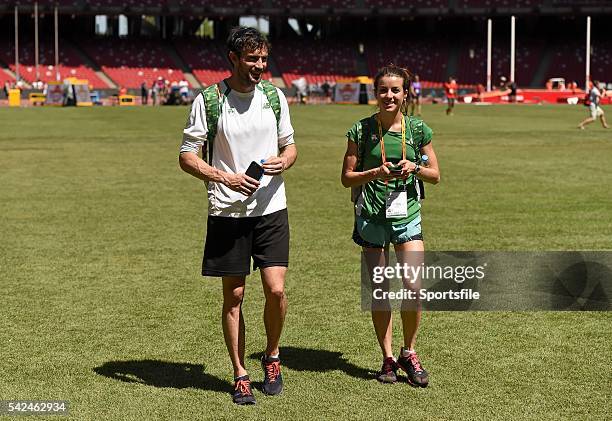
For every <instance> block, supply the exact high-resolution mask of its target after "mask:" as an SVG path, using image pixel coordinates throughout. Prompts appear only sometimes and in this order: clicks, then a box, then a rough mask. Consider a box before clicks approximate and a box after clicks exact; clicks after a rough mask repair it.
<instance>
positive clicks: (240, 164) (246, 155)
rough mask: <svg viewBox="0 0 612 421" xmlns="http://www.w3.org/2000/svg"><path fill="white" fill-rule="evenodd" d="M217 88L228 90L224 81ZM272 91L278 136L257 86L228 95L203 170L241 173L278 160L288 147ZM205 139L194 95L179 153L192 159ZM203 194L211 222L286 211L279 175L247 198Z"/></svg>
mask: <svg viewBox="0 0 612 421" xmlns="http://www.w3.org/2000/svg"><path fill="white" fill-rule="evenodd" d="M219 88H220V90H221V92H222V93H223V92H226V91H227V90H228V89H229V87H228V86H227V84H226V83H225V81H224V82H222V83H220V84H219ZM276 91H277V92H278V96H279V100H280V105H281V113H280V120H279V124H278V130H277V125H276V117H275V116H274V111H273V110H272V107H271V106H270V104H269V103H268V99H267V97H266V95H265V93H264V92H263V90H262V88H261V86H260V85H257V86H256V87H255V89H254V90H253V91H252V92H248V93H242V92H237V91H234V90H231V91H230V92H229V94H227V95H224V96H223V103H222V110H221V113H220V116H219V123H218V129H217V136H216V137H215V141H214V144H213V157H212V163H209V164H211V165H212V166H213V167H215V168H218V169H220V170H222V171H225V172H228V173H244V172H245V171H246V170H247V168H248V167H249V165H250V164H251V162H252V161H255V162H257V163H260V161H261V160H265V159H267V158H269V157H271V156H278V153H279V149H281V148H283V147H285V146H287V145H290V144H292V143H294V140H293V127H292V126H291V119H290V117H289V106H288V105H287V99H286V98H285V95H284V94H283V93H282V91H281V90H280V89H278V88H276ZM207 133H208V128H207V125H206V109H205V106H204V98H203V96H202V95H198V96H197V97H196V99H195V100H194V102H193V104H192V106H191V111H190V113H189V119H188V121H187V125H186V127H185V130H183V143H182V144H181V148H180V152H181V153H183V152H195V153H198V152H199V150H200V148H201V147H202V145H203V144H204V143H205V142H206V134H207ZM207 189H208V214H209V215H211V216H228V217H234V218H240V217H247V216H262V215H268V214H270V213H273V212H277V211H279V210H282V209H285V208H286V207H287V200H286V198H285V184H284V182H283V178H282V176H281V175H275V176H269V175H264V176H263V178H262V179H261V180H260V184H259V188H258V189H257V190H256V191H255V193H253V195H251V196H248V197H247V196H245V195H243V194H241V193H238V192H235V191H233V190H231V189H230V188H228V187H227V186H225V185H223V184H222V183H215V182H209V183H208V186H207Z"/></svg>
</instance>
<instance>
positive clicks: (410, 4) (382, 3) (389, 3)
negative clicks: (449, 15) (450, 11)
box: [365, 0, 448, 9]
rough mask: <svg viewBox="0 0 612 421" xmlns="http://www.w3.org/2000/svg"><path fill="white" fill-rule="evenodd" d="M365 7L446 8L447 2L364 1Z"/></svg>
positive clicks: (417, 0)
mask: <svg viewBox="0 0 612 421" xmlns="http://www.w3.org/2000/svg"><path fill="white" fill-rule="evenodd" d="M365 5H366V7H375V8H379V9H394V8H400V9H410V8H411V7H420V8H447V7H448V0H415V1H411V2H407V1H405V0H365Z"/></svg>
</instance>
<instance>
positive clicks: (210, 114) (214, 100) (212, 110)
mask: <svg viewBox="0 0 612 421" xmlns="http://www.w3.org/2000/svg"><path fill="white" fill-rule="evenodd" d="M201 94H202V96H203V97H204V108H205V110H206V126H207V128H208V133H207V135H206V143H207V145H206V148H207V149H208V163H209V164H211V165H212V154H213V143H214V141H215V136H217V126H218V123H219V115H220V114H221V105H222V104H223V103H222V97H221V91H220V90H219V85H217V84H214V85H210V86H209V87H207V88H206V89H204V90H203V91H202V92H201ZM204 158H205V159H206V157H204Z"/></svg>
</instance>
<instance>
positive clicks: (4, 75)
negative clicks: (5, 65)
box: [0, 69, 15, 87]
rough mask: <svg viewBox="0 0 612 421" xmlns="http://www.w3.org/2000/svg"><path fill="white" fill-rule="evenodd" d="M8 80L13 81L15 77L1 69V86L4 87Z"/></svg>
mask: <svg viewBox="0 0 612 421" xmlns="http://www.w3.org/2000/svg"><path fill="white" fill-rule="evenodd" d="M6 82H9V83H13V82H15V79H13V78H12V77H11V76H10V75H9V74H8V73H6V72H5V71H4V70H2V69H0V87H3V86H4V84H5V83H6Z"/></svg>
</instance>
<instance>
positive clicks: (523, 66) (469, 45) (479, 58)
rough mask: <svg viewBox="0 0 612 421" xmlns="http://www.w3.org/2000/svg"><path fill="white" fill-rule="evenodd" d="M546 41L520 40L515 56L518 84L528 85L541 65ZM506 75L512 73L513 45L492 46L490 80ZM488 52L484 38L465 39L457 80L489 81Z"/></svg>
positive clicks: (467, 81)
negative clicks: (540, 61)
mask: <svg viewBox="0 0 612 421" xmlns="http://www.w3.org/2000/svg"><path fill="white" fill-rule="evenodd" d="M543 47H544V45H543V43H531V44H527V45H525V44H518V45H517V47H516V57H515V60H516V61H515V78H516V83H517V85H518V86H529V85H530V84H531V81H532V79H533V76H534V73H535V72H536V70H537V67H538V65H539V59H540V57H541V52H542V49H543ZM502 76H504V77H506V78H509V77H510V46H509V45H508V46H504V47H499V46H497V47H493V50H492V63H491V80H492V83H493V85H496V84H497V83H498V82H499V79H500V78H501V77H502ZM486 78H487V53H486V48H485V47H484V46H483V42H475V41H472V42H466V43H464V44H463V46H462V48H461V50H460V51H459V60H458V71H457V80H458V81H459V82H461V83H466V84H478V83H481V84H483V85H485V84H486Z"/></svg>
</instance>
